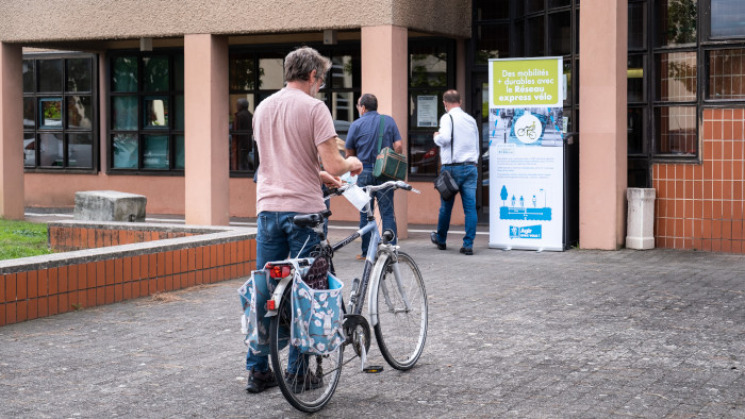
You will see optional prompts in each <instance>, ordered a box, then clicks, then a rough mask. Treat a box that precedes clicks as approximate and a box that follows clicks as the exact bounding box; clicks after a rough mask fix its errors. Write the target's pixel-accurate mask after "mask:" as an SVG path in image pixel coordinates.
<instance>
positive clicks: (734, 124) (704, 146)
mask: <svg viewBox="0 0 745 419" xmlns="http://www.w3.org/2000/svg"><path fill="white" fill-rule="evenodd" d="M700 131H701V133H702V136H701V138H702V141H701V157H702V163H701V164H673V163H669V164H668V163H665V164H655V165H654V166H653V184H654V188H655V189H656V193H657V200H656V203H655V214H656V215H655V220H656V222H655V243H656V246H657V247H663V248H673V249H695V250H704V251H713V252H726V253H745V245H744V244H743V241H744V240H745V228H744V227H745V224H744V221H745V216H744V211H743V210H744V208H745V206H744V205H743V199H744V198H745V136H744V132H745V109H742V108H737V109H706V110H704V113H703V129H702V130H700Z"/></svg>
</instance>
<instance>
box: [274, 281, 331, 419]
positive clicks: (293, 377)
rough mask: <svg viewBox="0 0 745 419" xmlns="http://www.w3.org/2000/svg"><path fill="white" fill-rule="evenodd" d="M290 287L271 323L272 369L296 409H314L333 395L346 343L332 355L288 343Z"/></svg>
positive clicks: (290, 308)
mask: <svg viewBox="0 0 745 419" xmlns="http://www.w3.org/2000/svg"><path fill="white" fill-rule="evenodd" d="M291 306H292V303H291V300H290V288H289V287H288V288H287V289H286V290H285V293H284V295H283V297H282V301H280V303H279V310H278V314H277V316H275V317H272V321H271V323H270V326H269V336H270V348H271V356H270V359H271V362H272V369H274V373H275V375H276V377H277V382H278V383H279V388H280V390H282V395H284V396H285V399H287V401H288V402H290V404H291V405H292V406H293V407H295V408H296V409H298V410H300V411H303V412H307V413H313V412H317V411H319V410H321V409H322V408H323V407H324V406H325V405H326V403H328V401H329V400H330V399H331V396H332V395H333V394H334V391H335V390H336V385H337V384H338V383H339V378H340V376H341V367H342V360H343V357H344V345H341V346H339V348H338V349H337V350H336V351H334V352H332V353H331V354H329V355H322V356H321V355H304V354H300V353H299V352H298V351H297V349H296V348H295V347H293V346H291V345H290V344H289V342H290V325H291V322H292V315H291V314H292V307H291Z"/></svg>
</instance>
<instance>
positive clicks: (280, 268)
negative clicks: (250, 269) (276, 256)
mask: <svg viewBox="0 0 745 419" xmlns="http://www.w3.org/2000/svg"><path fill="white" fill-rule="evenodd" d="M291 271H292V267H291V266H290V265H274V266H269V277H270V278H284V277H286V276H290V272H291Z"/></svg>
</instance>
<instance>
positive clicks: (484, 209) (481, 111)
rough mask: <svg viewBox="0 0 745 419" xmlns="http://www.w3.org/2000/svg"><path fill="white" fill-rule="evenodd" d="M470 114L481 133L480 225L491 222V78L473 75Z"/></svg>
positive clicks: (482, 74)
mask: <svg viewBox="0 0 745 419" xmlns="http://www.w3.org/2000/svg"><path fill="white" fill-rule="evenodd" d="M472 77H473V78H472V83H473V84H472V88H473V91H472V93H473V94H472V95H471V106H470V111H471V112H470V113H471V116H473V117H474V118H475V119H476V124H477V125H478V126H479V131H480V133H481V159H480V163H479V187H478V188H477V189H476V210H477V212H478V214H479V222H480V223H488V222H489V76H488V74H485V73H472Z"/></svg>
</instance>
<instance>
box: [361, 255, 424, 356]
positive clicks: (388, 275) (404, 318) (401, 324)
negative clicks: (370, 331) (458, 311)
mask: <svg viewBox="0 0 745 419" xmlns="http://www.w3.org/2000/svg"><path fill="white" fill-rule="evenodd" d="M379 263H380V264H379V265H378V266H376V270H375V272H376V274H377V279H376V281H375V282H374V283H373V284H375V283H377V292H375V293H374V294H373V295H372V298H371V299H370V305H371V308H372V309H373V310H374V311H373V313H371V316H370V317H371V318H372V319H373V324H374V326H375V338H376V340H377V341H378V347H379V348H380V352H381V354H382V355H383V358H385V360H386V362H388V364H390V366H391V367H393V368H395V369H397V370H408V369H411V368H412V367H413V366H414V364H416V362H417V360H419V357H420V356H421V355H422V351H423V350H424V343H425V341H426V340H427V316H428V306H427V291H426V289H425V288H424V280H423V279H422V274H421V272H419V267H418V266H417V265H416V263H415V262H414V259H412V258H411V256H409V255H407V254H406V253H403V252H398V255H387V256H384V258H383V259H382V260H381V261H380V262H379Z"/></svg>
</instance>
